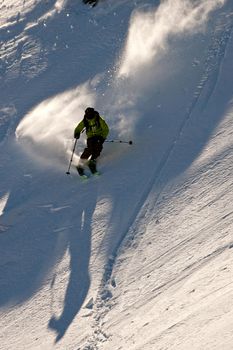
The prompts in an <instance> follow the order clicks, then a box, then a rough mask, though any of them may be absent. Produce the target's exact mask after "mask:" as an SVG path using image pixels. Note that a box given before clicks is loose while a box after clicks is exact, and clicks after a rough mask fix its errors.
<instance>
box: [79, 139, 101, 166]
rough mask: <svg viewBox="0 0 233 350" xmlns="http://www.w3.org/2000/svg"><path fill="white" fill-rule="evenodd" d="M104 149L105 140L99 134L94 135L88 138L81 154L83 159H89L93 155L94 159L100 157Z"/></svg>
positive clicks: (92, 158)
mask: <svg viewBox="0 0 233 350" xmlns="http://www.w3.org/2000/svg"><path fill="white" fill-rule="evenodd" d="M102 149H103V142H102V140H101V138H99V137H98V136H93V137H90V138H88V139H87V147H86V148H85V149H84V151H83V153H82V154H81V157H80V158H81V159H88V158H89V157H91V160H94V159H96V158H98V157H99V155H100V153H101V151H102Z"/></svg>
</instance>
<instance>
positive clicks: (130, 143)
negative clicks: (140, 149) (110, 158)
mask: <svg viewBox="0 0 233 350" xmlns="http://www.w3.org/2000/svg"><path fill="white" fill-rule="evenodd" d="M105 142H114V143H128V144H129V145H132V144H133V141H122V140H105Z"/></svg>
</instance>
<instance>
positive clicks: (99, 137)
mask: <svg viewBox="0 0 233 350" xmlns="http://www.w3.org/2000/svg"><path fill="white" fill-rule="evenodd" d="M104 141H105V138H104V137H102V136H98V139H97V142H98V143H100V144H101V145H102V144H103V143H104Z"/></svg>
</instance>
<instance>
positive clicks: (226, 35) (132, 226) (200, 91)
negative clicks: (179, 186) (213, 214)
mask: <svg viewBox="0 0 233 350" xmlns="http://www.w3.org/2000/svg"><path fill="white" fill-rule="evenodd" d="M224 21H225V17H224V18H223V19H222V23H220V24H219V25H218V24H217V25H216V28H215V31H214V32H213V34H212V45H211V46H210V48H209V50H208V52H207V57H206V61H205V64H204V66H205V70H204V72H203V74H202V77H201V79H200V82H199V84H198V86H197V89H196V92H195V93H194V97H193V101H192V102H191V104H190V107H189V108H188V109H187V113H186V114H185V116H184V119H183V122H182V123H181V125H180V128H179V130H178V132H177V134H176V135H175V138H174V140H173V141H172V143H171V145H170V147H169V148H168V150H167V152H166V154H165V155H164V157H163V158H162V159H161V162H160V164H159V166H158V167H157V168H156V169H155V173H154V175H153V176H152V178H151V181H150V182H149V184H148V185H147V187H146V189H145V191H144V193H143V194H142V195H141V198H140V200H139V201H138V204H137V206H136V208H135V211H134V213H133V214H132V215H131V218H130V220H129V223H128V226H127V227H126V228H125V231H124V234H123V235H122V238H121V240H120V242H119V244H118V245H117V246H116V247H115V249H114V251H113V252H112V255H111V257H110V258H109V260H108V262H107V263H106V265H105V268H104V273H103V278H102V281H101V284H100V287H99V292H98V295H97V299H96V301H95V316H94V319H95V326H94V336H93V339H92V340H90V342H88V346H87V347H85V348H84V349H83V350H86V349H90V350H96V349H99V347H98V344H101V343H103V342H105V341H107V339H108V335H106V334H105V332H104V331H103V330H102V327H101V324H102V322H103V320H104V318H105V316H106V315H107V313H108V312H109V310H110V309H111V307H112V306H111V298H112V290H114V288H115V287H116V285H115V279H114V277H113V271H114V269H115V266H116V265H118V266H117V269H118V268H119V264H120V261H119V262H118V259H119V258H120V255H121V250H122V249H126V247H127V249H128V248H130V247H131V246H132V245H133V247H134V248H133V249H135V254H137V251H136V247H138V246H139V245H140V242H141V240H142V239H143V233H144V232H145V229H146V226H147V222H148V219H149V218H150V217H151V212H152V211H154V208H155V207H156V204H157V202H158V200H159V198H160V196H161V194H162V192H163V180H162V175H163V172H164V171H166V166H167V164H168V163H169V161H170V159H171V158H172V155H173V152H174V150H175V148H176V144H177V143H178V141H179V140H180V139H181V138H182V136H183V133H184V131H185V128H186V125H187V124H188V122H189V121H190V119H191V118H192V116H193V114H194V111H195V109H196V108H197V106H201V109H204V108H205V106H206V105H207V104H208V101H209V99H210V98H211V96H212V94H213V92H214V90H215V86H216V84H217V81H218V77H219V74H220V71H221V65H222V62H223V60H224V58H225V55H226V52H227V47H228V42H229V40H230V38H231V36H232V32H233V20H232V18H230V21H229V22H227V23H226V24H225V23H224ZM153 188H157V191H156V192H157V195H156V198H155V199H151V198H149V197H150V193H151V192H152V190H153ZM148 198H149V200H148ZM231 214H232V212H230V213H229V214H227V215H226V216H225V217H227V216H228V215H229V216H230V215H231ZM212 225H213V223H212V224H211V226H212ZM204 235H205V232H204ZM205 238H206V237H205ZM195 240H200V236H199V237H196V235H194V236H193V237H191V238H189V239H187V240H185V241H183V242H180V243H179V244H178V245H177V246H174V247H173V249H172V251H171V250H169V251H167V253H166V254H164V256H163V257H161V256H160V257H159V258H160V259H162V260H163V259H166V256H167V259H171V255H172V256H176V255H177V253H178V250H183V249H184V245H187V244H189V243H191V242H192V241H195ZM232 247H233V241H232V243H231V244H226V245H224V246H222V247H219V248H217V249H216V250H215V251H213V252H212V253H211V254H208V255H207V256H204V257H202V258H201V259H200V260H199V261H197V262H195V263H193V264H191V265H190V266H188V267H186V268H185V270H183V271H182V272H181V273H180V274H179V275H178V276H175V277H174V279H171V280H169V281H168V282H167V283H165V284H164V285H160V286H159V287H158V288H157V293H158V294H160V293H162V292H163V291H164V290H166V289H168V288H169V287H170V286H172V285H174V284H176V283H178V282H180V281H182V280H183V279H185V278H186V277H188V276H189V275H190V274H191V273H193V272H195V271H196V270H198V269H200V268H201V267H203V266H204V265H206V264H208V263H209V261H210V260H212V259H215V258H216V257H217V256H219V255H220V254H222V253H223V252H224V251H226V250H227V249H232ZM134 258H135V255H133V256H132V257H131V259H134ZM160 262H161V261H160ZM125 275H127V271H126V272H125ZM152 292H155V290H153V291H152ZM154 297H155V295H154V294H153V298H154Z"/></svg>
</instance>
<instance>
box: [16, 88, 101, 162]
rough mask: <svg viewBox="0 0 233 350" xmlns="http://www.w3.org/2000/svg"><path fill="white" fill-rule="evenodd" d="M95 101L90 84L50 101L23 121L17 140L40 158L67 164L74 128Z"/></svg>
mask: <svg viewBox="0 0 233 350" xmlns="http://www.w3.org/2000/svg"><path fill="white" fill-rule="evenodd" d="M94 100H95V97H94V95H93V94H92V93H91V92H90V84H89V83H86V84H84V85H82V86H79V87H77V88H74V89H72V90H69V91H67V92H64V93H61V94H59V95H56V96H55V97H52V98H49V99H47V100H45V101H43V102H41V103H40V104H39V105H38V106H36V107H35V108H34V109H33V110H32V111H30V112H29V113H28V114H27V115H26V116H25V117H24V118H23V120H22V121H21V122H20V124H19V125H18V127H17V129H16V137H17V139H18V140H19V141H20V143H21V144H22V145H23V146H24V147H25V149H26V150H28V151H29V152H30V153H31V152H32V151H33V155H34V156H35V157H37V158H38V159H40V160H43V161H47V162H48V161H49V163H52V164H54V163H56V164H57V163H58V160H59V159H61V160H62V161H63V163H64V157H65V155H67V158H68V157H70V154H71V150H72V145H73V140H74V139H73V133H74V128H75V126H76V125H77V123H78V122H79V121H80V120H81V119H82V117H83V114H84V110H85V109H86V107H87V106H89V105H90V106H93V105H94Z"/></svg>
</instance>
